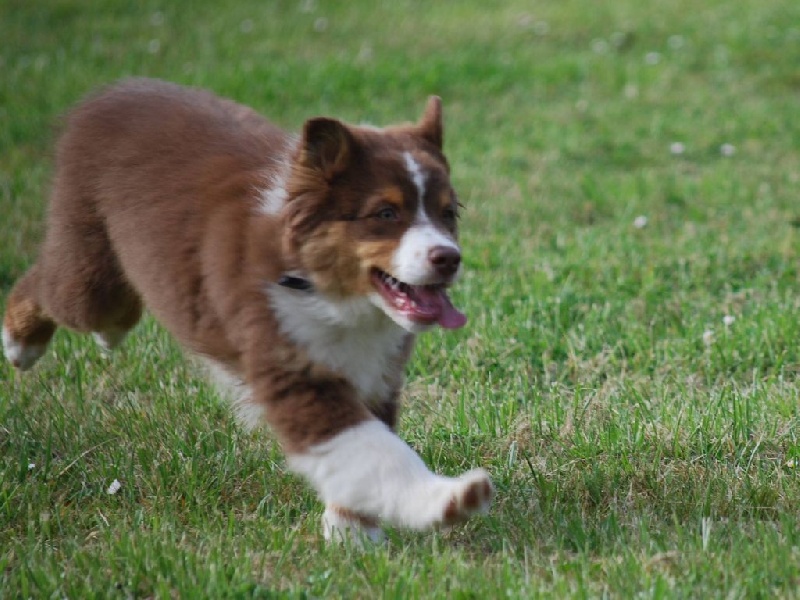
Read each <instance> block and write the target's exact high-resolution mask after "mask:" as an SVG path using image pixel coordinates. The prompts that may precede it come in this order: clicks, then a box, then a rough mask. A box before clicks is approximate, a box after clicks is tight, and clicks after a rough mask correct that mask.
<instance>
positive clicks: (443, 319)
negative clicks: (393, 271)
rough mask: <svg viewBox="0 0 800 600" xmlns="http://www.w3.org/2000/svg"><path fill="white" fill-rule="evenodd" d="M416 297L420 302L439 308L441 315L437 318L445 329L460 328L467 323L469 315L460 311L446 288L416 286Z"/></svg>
mask: <svg viewBox="0 0 800 600" xmlns="http://www.w3.org/2000/svg"><path fill="white" fill-rule="evenodd" d="M414 297H415V299H416V300H417V302H419V303H420V304H424V305H426V306H428V307H431V308H436V309H438V313H439V317H438V319H437V320H436V321H437V323H439V325H440V326H441V327H444V328H445V329H459V328H460V327H463V326H464V325H466V323H467V316H466V315H465V314H464V313H462V312H461V311H459V310H458V309H457V308H456V307H455V306H453V303H452V302H450V298H449V297H448V296H447V292H445V291H444V290H431V289H429V288H416V289H415V290H414Z"/></svg>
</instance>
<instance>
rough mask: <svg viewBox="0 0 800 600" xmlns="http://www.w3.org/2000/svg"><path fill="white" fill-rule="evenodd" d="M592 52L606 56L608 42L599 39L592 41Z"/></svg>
mask: <svg viewBox="0 0 800 600" xmlns="http://www.w3.org/2000/svg"><path fill="white" fill-rule="evenodd" d="M592 52H594V53H595V54H606V53H607V52H608V42H607V41H605V40H601V39H595V40H592Z"/></svg>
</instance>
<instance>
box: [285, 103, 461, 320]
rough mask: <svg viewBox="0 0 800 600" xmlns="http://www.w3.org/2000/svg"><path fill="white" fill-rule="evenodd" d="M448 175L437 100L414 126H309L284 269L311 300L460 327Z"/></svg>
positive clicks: (298, 165) (289, 189)
mask: <svg viewBox="0 0 800 600" xmlns="http://www.w3.org/2000/svg"><path fill="white" fill-rule="evenodd" d="M449 175H450V173H449V166H448V164H447V160H446V159H445V157H444V154H443V153H442V117H441V101H440V100H439V98H436V97H432V98H430V99H429V101H428V105H427V108H426V110H425V113H424V114H423V116H422V119H421V120H420V121H419V122H418V123H416V124H413V125H404V126H396V127H390V128H386V129H375V128H369V127H354V126H349V125H345V124H344V123H342V122H340V121H336V120H333V119H326V118H317V119H311V120H309V121H307V122H306V123H305V126H304V128H303V135H302V138H301V141H300V144H299V146H298V150H297V152H296V155H295V157H294V160H293V162H292V165H291V169H290V171H289V176H288V179H287V182H286V196H287V201H286V205H285V206H284V209H283V211H282V217H283V219H284V223H285V228H284V232H285V237H284V239H283V252H284V257H285V259H286V261H287V264H288V265H291V268H292V269H296V270H297V271H299V272H301V273H303V276H304V277H307V278H308V279H310V280H311V282H312V283H313V287H314V293H319V294H323V295H325V296H326V297H329V298H334V299H337V300H353V299H358V298H363V299H365V300H366V301H368V302H370V303H372V304H373V305H374V306H375V307H377V308H379V309H380V310H382V311H383V312H384V313H386V314H387V315H388V316H389V317H390V318H391V319H393V320H394V321H395V322H396V323H397V324H398V325H400V326H401V327H403V328H405V329H406V330H408V331H411V332H418V331H422V330H424V329H427V328H428V327H430V326H432V325H434V324H437V323H438V324H439V325H441V326H442V327H446V328H457V327H461V326H463V325H464V323H465V322H466V317H465V316H464V315H463V314H462V313H460V312H459V311H458V310H457V309H455V308H454V307H453V305H452V304H451V302H450V299H449V298H448V295H447V288H448V287H449V286H450V285H451V284H452V283H453V282H454V280H455V278H456V277H457V275H458V273H459V271H460V267H461V251H460V248H459V245H458V241H457V239H458V227H457V225H458V210H459V203H458V199H457V197H456V194H455V191H454V190H453V188H452V186H451V185H450V176H449Z"/></svg>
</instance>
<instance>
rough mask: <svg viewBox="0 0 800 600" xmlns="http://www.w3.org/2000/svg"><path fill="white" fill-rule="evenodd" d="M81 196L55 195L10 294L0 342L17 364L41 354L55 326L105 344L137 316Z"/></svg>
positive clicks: (99, 223)
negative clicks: (31, 258)
mask: <svg viewBox="0 0 800 600" xmlns="http://www.w3.org/2000/svg"><path fill="white" fill-rule="evenodd" d="M80 200H81V199H79V198H76V197H70V196H69V195H62V196H59V194H58V193H56V194H54V196H53V201H52V204H51V207H50V208H51V210H50V214H49V219H48V226H47V233H46V235H45V240H44V244H43V245H42V250H41V252H40V255H39V260H38V262H37V264H36V265H35V266H34V267H33V268H32V269H31V270H30V271H28V273H27V274H26V275H25V276H24V277H23V278H22V279H21V280H20V281H19V283H18V284H17V285H16V287H15V288H14V290H13V291H12V293H11V296H10V298H9V303H8V308H7V310H6V316H5V320H4V329H3V342H4V347H5V353H6V356H7V357H8V359H9V360H10V361H11V362H12V364H14V365H15V366H16V367H18V368H20V369H23V370H24V369H28V368H30V367H31V366H33V364H34V363H35V362H36V360H37V359H38V358H39V357H40V356H41V355H42V354H43V353H44V351H45V349H46V347H47V342H49V340H50V338H51V337H52V335H53V332H54V331H55V329H56V326H57V325H62V326H65V327H68V328H70V329H73V330H75V331H79V332H84V333H93V334H94V335H95V339H97V341H98V342H99V343H100V345H101V347H102V348H103V349H104V350H111V349H112V348H113V347H114V346H116V345H117V344H119V343H120V342H121V341H122V338H123V337H124V336H125V334H126V333H127V332H128V330H130V329H131V328H132V327H133V326H134V325H136V323H137V322H138V320H139V318H140V317H141V314H142V303H141V300H140V298H139V295H138V294H137V293H136V291H135V290H134V289H133V287H132V286H131V285H130V284H129V283H128V281H127V279H126V278H125V275H124V274H123V272H122V270H121V268H120V266H119V262H118V260H117V256H116V253H115V252H114V249H113V247H112V245H111V242H110V240H109V239H108V235H107V232H106V229H105V223H104V222H103V219H102V217H100V215H98V214H97V213H96V212H95V210H94V208H95V207H94V206H92V205H91V203H89V202H81V201H80Z"/></svg>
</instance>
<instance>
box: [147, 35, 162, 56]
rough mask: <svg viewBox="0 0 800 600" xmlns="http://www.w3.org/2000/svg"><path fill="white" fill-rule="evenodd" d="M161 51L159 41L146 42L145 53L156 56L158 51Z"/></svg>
mask: <svg viewBox="0 0 800 600" xmlns="http://www.w3.org/2000/svg"><path fill="white" fill-rule="evenodd" d="M159 50H161V41H160V40H155V39H153V40H150V41H149V42H147V51H148V52H149V53H150V54H158V51H159Z"/></svg>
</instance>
